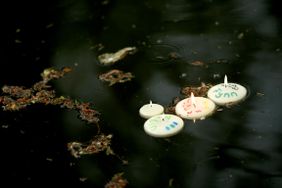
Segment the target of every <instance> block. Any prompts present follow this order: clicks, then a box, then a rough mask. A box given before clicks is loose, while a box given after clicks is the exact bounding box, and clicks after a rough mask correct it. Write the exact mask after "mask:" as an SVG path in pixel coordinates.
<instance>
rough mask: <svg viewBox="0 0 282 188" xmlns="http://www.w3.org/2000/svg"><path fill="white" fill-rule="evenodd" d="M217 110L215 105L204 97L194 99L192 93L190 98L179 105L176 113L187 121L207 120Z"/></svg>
mask: <svg viewBox="0 0 282 188" xmlns="http://www.w3.org/2000/svg"><path fill="white" fill-rule="evenodd" d="M214 110H215V104H214V102H212V101H211V100H209V99H207V98H204V97H194V95H193V93H191V97H190V98H186V99H183V100H181V101H180V102H179V103H177V105H176V107H175V113H176V114H177V115H179V116H180V117H182V118H185V119H192V120H194V121H195V120H196V119H205V117H206V116H209V115H210V114H212V113H213V111H214Z"/></svg>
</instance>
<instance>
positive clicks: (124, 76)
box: [99, 69, 134, 86]
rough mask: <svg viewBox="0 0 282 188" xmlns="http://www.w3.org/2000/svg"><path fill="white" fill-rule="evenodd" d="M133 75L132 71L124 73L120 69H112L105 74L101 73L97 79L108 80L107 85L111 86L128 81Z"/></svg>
mask: <svg viewBox="0 0 282 188" xmlns="http://www.w3.org/2000/svg"><path fill="white" fill-rule="evenodd" d="M132 78H134V76H133V75H132V73H130V72H127V73H124V72H123V71H121V70H117V69H113V70H110V71H109V72H107V73H105V74H101V75H100V76H99V79H100V80H102V81H105V82H109V86H112V85H114V84H116V83H124V82H127V81H130V80H131V79H132Z"/></svg>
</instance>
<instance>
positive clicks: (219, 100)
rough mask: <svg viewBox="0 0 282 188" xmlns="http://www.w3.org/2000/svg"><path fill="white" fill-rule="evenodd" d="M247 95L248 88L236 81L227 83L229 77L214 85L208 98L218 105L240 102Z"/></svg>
mask: <svg viewBox="0 0 282 188" xmlns="http://www.w3.org/2000/svg"><path fill="white" fill-rule="evenodd" d="M246 95H247V89H246V88H245V87H243V86H241V85H239V84H236V83H227V77H225V79H224V83H221V84H218V85H215V86H213V87H212V88H210V89H209V91H208V98H210V99H211V100H212V101H214V102H215V103H216V104H217V105H226V104H232V103H238V102H240V101H241V100H243V99H244V98H245V97H246Z"/></svg>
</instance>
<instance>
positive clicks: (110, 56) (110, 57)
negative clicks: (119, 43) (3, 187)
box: [98, 47, 137, 65]
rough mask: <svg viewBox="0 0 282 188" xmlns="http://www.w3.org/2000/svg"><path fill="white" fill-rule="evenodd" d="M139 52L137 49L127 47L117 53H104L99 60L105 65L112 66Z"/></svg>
mask: <svg viewBox="0 0 282 188" xmlns="http://www.w3.org/2000/svg"><path fill="white" fill-rule="evenodd" d="M135 52H137V48H136V47H126V48H123V49H121V50H119V51H117V52H115V53H104V54H101V55H99V56H98V59H99V61H100V63H101V64H103V65H112V64H114V63H116V62H117V61H119V60H121V59H123V58H125V56H127V55H132V54H134V53H135Z"/></svg>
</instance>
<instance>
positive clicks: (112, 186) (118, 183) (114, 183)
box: [105, 173, 128, 188]
mask: <svg viewBox="0 0 282 188" xmlns="http://www.w3.org/2000/svg"><path fill="white" fill-rule="evenodd" d="M122 176H123V173H117V174H115V175H114V176H113V177H112V179H111V181H110V182H108V183H107V184H106V185H105V188H124V187H126V185H127V184H128V181H127V180H126V179H124V178H123V177H122Z"/></svg>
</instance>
